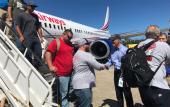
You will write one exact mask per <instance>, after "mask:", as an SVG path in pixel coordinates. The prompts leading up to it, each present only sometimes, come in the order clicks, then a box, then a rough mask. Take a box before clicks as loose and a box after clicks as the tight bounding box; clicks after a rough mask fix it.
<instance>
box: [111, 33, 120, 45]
mask: <svg viewBox="0 0 170 107" xmlns="http://www.w3.org/2000/svg"><path fill="white" fill-rule="evenodd" d="M109 39H110V40H111V41H112V43H113V45H114V46H115V47H119V46H120V44H121V37H120V35H119V34H115V35H113V36H112V37H110V38H109Z"/></svg>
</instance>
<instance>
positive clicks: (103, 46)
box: [90, 39, 114, 63]
mask: <svg viewBox="0 0 170 107" xmlns="http://www.w3.org/2000/svg"><path fill="white" fill-rule="evenodd" d="M113 50H114V48H113V45H112V42H111V41H110V40H108V39H99V40H96V41H94V42H92V43H91V45H90V52H91V54H92V55H93V56H94V57H95V58H96V60H98V61H99V62H101V63H105V62H107V60H108V57H109V56H110V54H111V53H112V52H113Z"/></svg>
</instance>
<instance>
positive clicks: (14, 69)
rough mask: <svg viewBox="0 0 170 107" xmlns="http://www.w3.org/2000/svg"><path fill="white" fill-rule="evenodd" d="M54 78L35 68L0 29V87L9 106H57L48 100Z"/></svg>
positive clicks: (50, 99) (50, 95)
mask: <svg viewBox="0 0 170 107" xmlns="http://www.w3.org/2000/svg"><path fill="white" fill-rule="evenodd" d="M3 23H4V22H3ZM5 28H10V27H9V26H8V25H6V27H5ZM13 33H14V32H13ZM26 50H27V49H26ZM45 72H47V71H45ZM45 75H46V76H45ZM46 77H47V78H46ZM54 80H55V78H54V77H53V75H51V73H44V75H43V72H40V71H38V70H37V69H35V68H34V67H33V65H32V64H31V63H30V62H29V61H28V60H27V59H26V58H25V56H24V54H22V53H21V52H20V51H19V50H18V48H17V47H16V46H15V44H14V43H13V42H12V41H11V40H10V39H9V38H8V37H7V35H5V33H4V31H3V30H1V29H0V88H1V90H2V91H3V93H4V94H5V95H6V97H7V100H8V102H10V105H11V106H12V107H57V106H58V104H54V103H52V84H53V82H54Z"/></svg>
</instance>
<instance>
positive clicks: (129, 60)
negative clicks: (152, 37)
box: [121, 41, 164, 87]
mask: <svg viewBox="0 0 170 107" xmlns="http://www.w3.org/2000/svg"><path fill="white" fill-rule="evenodd" d="M153 43H155V41H151V42H149V43H148V44H146V45H144V46H142V47H140V48H138V47H137V46H136V47H135V48H130V49H128V50H127V52H126V55H125V56H123V57H122V59H121V63H122V64H121V70H122V74H123V79H124V81H125V82H126V83H127V85H128V86H129V87H140V86H146V85H149V83H150V82H151V80H152V78H153V76H154V75H155V73H156V72H157V71H158V69H159V68H160V66H161V65H162V63H163V62H164V61H163V62H161V64H160V65H159V66H158V67H157V69H156V70H155V72H154V71H152V70H151V68H150V67H149V64H148V62H147V55H146V54H145V51H146V50H147V49H148V48H149V47H150V46H151V45H152V44H153Z"/></svg>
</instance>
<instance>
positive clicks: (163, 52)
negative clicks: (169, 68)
mask: <svg viewBox="0 0 170 107" xmlns="http://www.w3.org/2000/svg"><path fill="white" fill-rule="evenodd" d="M159 35H160V29H159V28H158V26H156V25H150V26H148V27H147V29H146V33H145V36H146V40H144V41H142V42H140V43H139V45H138V47H141V46H143V45H145V44H147V43H149V42H151V41H153V40H157V38H158V36H159ZM145 53H146V55H147V56H148V57H147V62H148V64H149V66H150V68H151V69H152V71H156V69H157V68H158V66H159V65H160V64H161V62H163V63H162V65H161V66H160V68H159V69H158V71H157V72H156V74H155V75H154V77H153V79H152V81H151V82H150V84H149V86H142V87H139V92H140V95H141V99H142V101H143V103H144V105H145V107H169V106H170V100H169V99H170V87H169V86H168V83H167V81H166V78H165V77H166V69H165V62H166V61H168V60H170V47H169V45H168V44H167V43H165V42H160V41H156V42H155V43H153V44H152V45H151V46H150V47H149V48H148V49H147V50H146V51H145Z"/></svg>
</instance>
